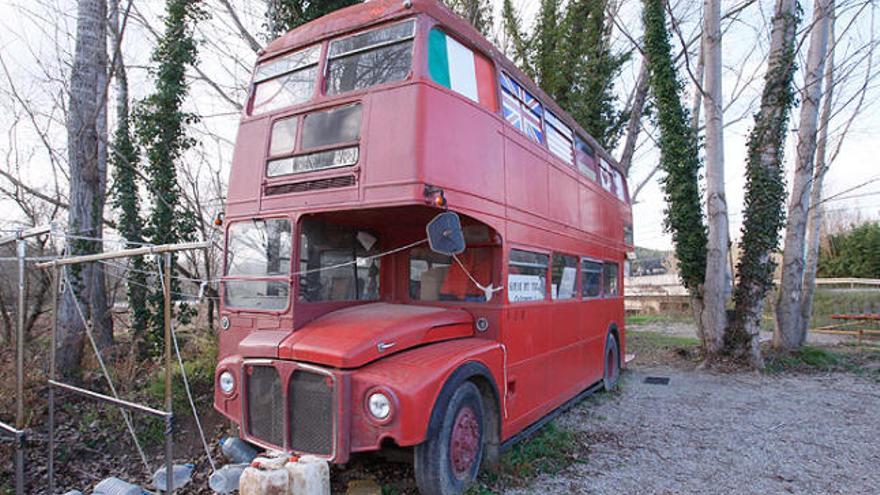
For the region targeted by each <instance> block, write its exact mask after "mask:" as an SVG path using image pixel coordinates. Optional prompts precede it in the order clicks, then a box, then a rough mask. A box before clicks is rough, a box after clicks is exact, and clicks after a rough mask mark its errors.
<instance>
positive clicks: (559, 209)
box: [547, 165, 580, 229]
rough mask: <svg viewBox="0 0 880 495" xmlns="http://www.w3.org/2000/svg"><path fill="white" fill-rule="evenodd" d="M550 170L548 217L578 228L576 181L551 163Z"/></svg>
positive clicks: (578, 212) (578, 211) (578, 207)
mask: <svg viewBox="0 0 880 495" xmlns="http://www.w3.org/2000/svg"><path fill="white" fill-rule="evenodd" d="M547 168H548V169H549V171H550V191H549V192H550V218H551V219H552V220H555V221H557V222H560V223H562V224H564V225H566V226H567V227H573V228H576V229H579V228H580V223H579V215H580V203H579V202H578V200H577V199H578V182H577V179H575V178H574V177H573V176H572V175H571V174H569V173H566V172H565V171H562V170H559V169H558V168H556V167H555V166H553V165H548V167H547Z"/></svg>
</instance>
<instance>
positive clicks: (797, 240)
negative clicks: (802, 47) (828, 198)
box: [773, 0, 834, 350]
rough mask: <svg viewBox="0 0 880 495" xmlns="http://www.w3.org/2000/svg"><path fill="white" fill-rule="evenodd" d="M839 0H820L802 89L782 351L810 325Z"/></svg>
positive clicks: (780, 325) (781, 309)
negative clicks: (806, 287)
mask: <svg viewBox="0 0 880 495" xmlns="http://www.w3.org/2000/svg"><path fill="white" fill-rule="evenodd" d="M833 10H834V0H816V1H815V3H814V7H813V23H812V26H811V29H810V33H811V34H810V48H809V52H808V54H807V68H806V81H805V84H804V89H803V91H802V93H801V114H800V125H799V126H798V144H797V158H796V162H795V170H794V180H793V182H792V191H791V198H790V200H789V204H788V220H787V222H786V229H785V247H784V249H783V258H782V281H781V283H780V287H779V295H778V300H777V305H776V332H775V333H774V336H773V343H774V346H775V347H776V348H778V349H781V350H792V349H795V348H797V347H800V346H801V345H802V344H803V343H804V341H805V340H806V337H807V335H806V331H805V330H806V327H805V325H803V323H802V322H801V318H802V314H801V296H802V292H803V282H804V268H805V266H804V262H805V259H804V248H805V241H806V230H807V221H808V215H809V207H810V194H811V191H812V188H813V176H814V159H815V156H816V136H817V133H818V116H819V104H820V102H821V99H822V78H823V76H824V72H825V60H826V58H827V55H828V46H829V45H828V32H829V30H830V24H831V16H832V12H833Z"/></svg>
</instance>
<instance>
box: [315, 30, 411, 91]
mask: <svg viewBox="0 0 880 495" xmlns="http://www.w3.org/2000/svg"><path fill="white" fill-rule="evenodd" d="M414 34H415V21H414V20H408V21H404V22H401V23H398V24H394V25H391V26H388V27H384V28H379V29H374V30H372V31H367V32H365V33H360V34H356V35H353V36H348V37H346V38H342V39H339V40H336V41H332V42H331V43H330V53H329V61H328V65H327V94H330V95H335V94H339V93H345V92H346V91H353V90H356V89H364V88H369V87H370V86H375V85H377V84H382V83H387V82H392V81H399V80H401V79H405V78H406V77H407V76H408V75H409V73H410V71H411V69H412V51H413V36H414Z"/></svg>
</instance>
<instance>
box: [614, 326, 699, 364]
mask: <svg viewBox="0 0 880 495" xmlns="http://www.w3.org/2000/svg"><path fill="white" fill-rule="evenodd" d="M626 352H627V353H633V354H635V356H636V362H637V363H641V364H650V365H658V364H688V365H691V364H693V363H695V362H697V361H699V359H700V341H699V339H697V338H696V337H685V336H681V335H667V334H664V333H659V332H645V331H638V330H632V329H630V330H629V331H627V333H626Z"/></svg>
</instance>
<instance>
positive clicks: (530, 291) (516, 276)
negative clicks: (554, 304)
mask: <svg viewBox="0 0 880 495" xmlns="http://www.w3.org/2000/svg"><path fill="white" fill-rule="evenodd" d="M549 263H550V257H549V256H547V255H546V254H542V253H533V252H531V251H524V250H521V249H511V250H510V266H509V267H508V271H509V273H508V275H507V299H508V300H509V301H510V302H524V301H543V300H544V299H545V298H546V294H547V266H548V265H549Z"/></svg>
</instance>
